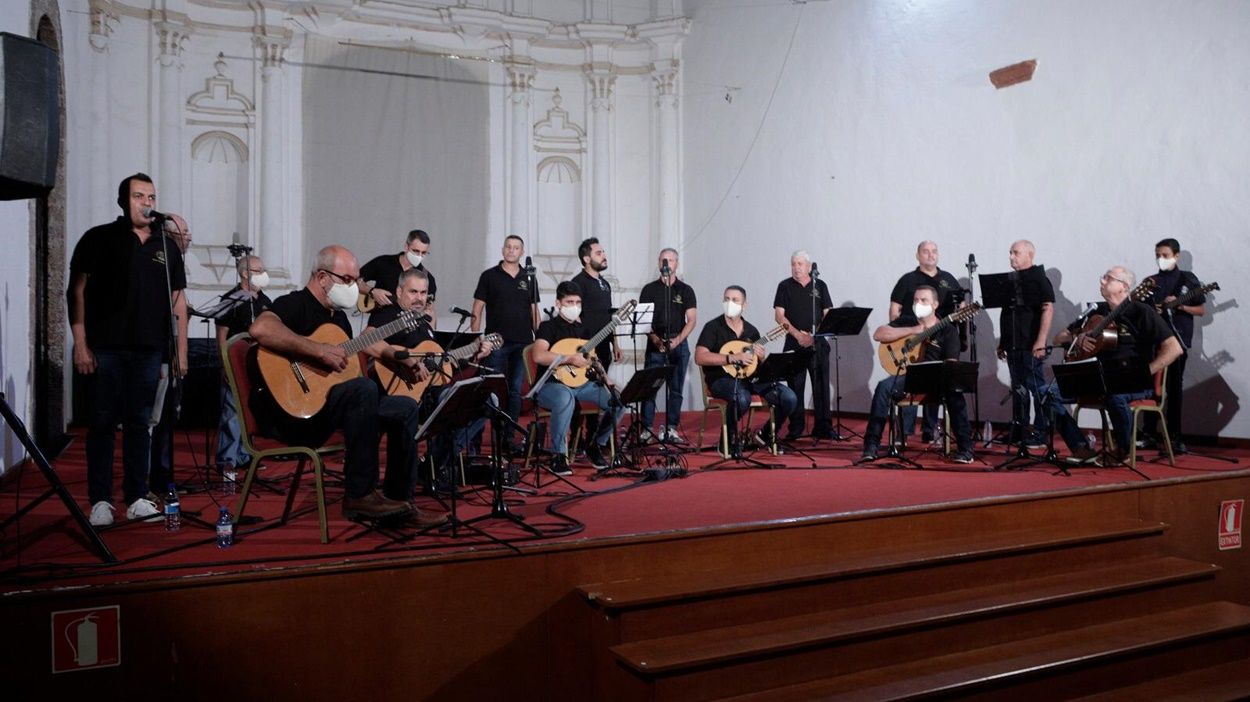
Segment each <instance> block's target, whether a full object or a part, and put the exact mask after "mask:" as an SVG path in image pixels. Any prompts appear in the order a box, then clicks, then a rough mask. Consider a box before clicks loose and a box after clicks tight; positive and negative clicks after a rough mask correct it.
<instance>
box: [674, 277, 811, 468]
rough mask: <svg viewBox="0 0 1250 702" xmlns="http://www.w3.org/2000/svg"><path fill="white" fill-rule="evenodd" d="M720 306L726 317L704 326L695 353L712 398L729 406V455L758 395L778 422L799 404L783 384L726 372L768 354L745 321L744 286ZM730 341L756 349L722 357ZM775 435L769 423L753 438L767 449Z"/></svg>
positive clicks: (731, 292) (727, 292) (734, 289)
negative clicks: (744, 415)
mask: <svg viewBox="0 0 1250 702" xmlns="http://www.w3.org/2000/svg"><path fill="white" fill-rule="evenodd" d="M721 304H722V306H723V308H724V311H725V313H724V314H723V315H721V316H719V317H716V318H715V319H712V320H710V321H709V322H708V323H707V324H705V325H703V330H702V331H701V332H699V342H698V343H697V344H696V345H695V349H694V362H695V363H697V364H699V365H700V366H702V367H703V375H704V377H705V378H706V379H707V387H708V392H710V393H711V394H712V397H715V398H718V399H721V400H724V401H726V402H728V403H729V413H728V417H727V419H728V425H729V427H728V428H729V445H730V451H731V452H735V451H736V447H737V444H738V434H737V432H738V417H740V416H742V413H744V412H746V411H747V409H748V408H749V407H750V406H751V396H752V395H759V396H760V397H762V398H764V401H765V402H767V403H768V404H769V405H771V406H772V408H773V410H774V411H773V414H774V416H775V417H776V421H777V422H781V421H783V420H785V418H786V417H789V416H790V415H791V414H793V413H794V408H795V407H797V406H798V404H799V400H798V397H797V396H796V395H795V394H794V391H793V390H791V389H790V388H789V387H788V386H786V385H785V384H783V383H780V382H777V381H758V380H754V381H753V380H751V379H750V378H749V377H747V378H735V377H734V376H732V375H730V374H729V373H726V372H725V370H724V368H722V366H728V365H736V366H739V367H741V366H745V365H748V364H750V363H751V360H752V357H754V358H755V359H758V360H759V361H760V362H763V360H764V359H765V358H767V357H768V352H767V351H766V350H765V349H764V347H763V346H762V345H761V344H759V343H756V342H758V341H759V340H760V332H759V330H758V329H756V328H755V326H754V325H752V324H751V323H750V322H748V321H746V320H745V319H743V317H742V313H743V311H744V310H745V309H746V306H747V291H746V290H745V289H743V288H742V287H741V286H738V285H730V286H729V287H727V288H725V294H724V297H723V298H722V301H721ZM731 341H746V342H749V343H751V344H753V345H752V346H751V348H750V349H748V350H744V351H740V352H737V353H722V352H721V349H722V348H724V346H725V344H727V343H729V342H731ZM748 430H749V427H748ZM776 433H777V427H776V426H774V422H772V421H767V422H766V423H765V425H764V427H763V428H761V429H760V430H759V431H757V432H756V433H755V434H754V435H753V438H754V440H755V442H756V443H757V444H758V445H760V446H767V445H770V444H772V443H773V441H774V440H775V439H776Z"/></svg>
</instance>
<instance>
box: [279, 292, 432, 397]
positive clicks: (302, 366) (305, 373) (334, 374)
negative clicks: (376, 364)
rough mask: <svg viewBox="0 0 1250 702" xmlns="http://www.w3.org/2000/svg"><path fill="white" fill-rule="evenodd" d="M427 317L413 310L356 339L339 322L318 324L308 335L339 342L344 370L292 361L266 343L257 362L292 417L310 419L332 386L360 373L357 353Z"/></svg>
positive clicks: (412, 326)
mask: <svg viewBox="0 0 1250 702" xmlns="http://www.w3.org/2000/svg"><path fill="white" fill-rule="evenodd" d="M425 318H426V317H425V315H423V314H417V313H416V312H414V311H412V310H409V311H407V312H404V313H402V314H400V315H399V317H398V318H396V319H395V321H393V322H391V323H390V324H385V325H383V326H381V327H378V328H377V329H371V330H369V331H367V332H365V333H364V334H361V335H360V336H358V337H356V338H355V339H349V338H347V334H346V333H345V332H344V331H343V330H342V329H340V328H339V326H338V325H337V324H331V323H328V322H327V323H326V324H322V325H321V326H320V327H317V329H316V330H315V331H314V332H313V333H312V334H310V335H309V336H308V338H309V339H310V340H312V341H315V342H318V343H321V344H332V345H334V346H338V347H339V348H341V349H343V351H344V352H345V353H346V354H347V366H346V367H345V368H343V370H340V371H331V370H329V369H327V368H324V367H322V366H319V365H317V364H315V363H309V362H306V361H292V360H291V359H290V358H288V357H286V356H283V355H282V354H280V353H276V352H274V351H270V350H269V349H266V348H263V347H262V348H260V349H258V350H257V352H256V365H257V366H258V367H259V368H260V377H261V380H263V381H264V383H265V387H267V388H269V393H270V394H271V395H273V399H274V400H275V401H276V402H277V403H278V406H279V407H281V408H282V411H283V412H286V413H287V414H289V415H291V416H292V417H296V418H302V419H307V418H309V417H311V416H313V415H314V414H316V413H317V412H319V411H321V408H322V407H325V404H326V395H327V394H329V392H330V390H331V388H333V387H334V386H335V385H338V384H339V383H341V382H343V381H345V380H351V379H352V378H358V377H360V357H359V356H357V354H359V353H360V352H361V351H362V350H364V349H365V348H367V347H369V346H372V345H373V344H375V343H377V342H379V341H382V340H384V339H386V337H388V336H390V335H392V334H396V333H398V332H401V331H411V330H413V329H416V328H417V325H419V324H421V322H422V321H423V320H424V319H425Z"/></svg>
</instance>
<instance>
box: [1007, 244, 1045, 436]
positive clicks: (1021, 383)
mask: <svg viewBox="0 0 1250 702" xmlns="http://www.w3.org/2000/svg"><path fill="white" fill-rule="evenodd" d="M1035 254H1036V249H1035V248H1034V246H1033V242H1031V241H1028V240H1025V239H1021V240H1020V241H1017V242H1015V243H1013V244H1012V245H1011V249H1010V250H1009V251H1008V258H1009V261H1010V264H1011V270H1012V273H1011V274H1010V275H1009V277H1010V278H1011V281H1012V285H1013V287H1014V289H1015V297H1014V298H1013V299H1012V301H1011V304H1009V305H1007V306H1006V307H1003V309H1002V312H1001V313H1000V315H999V317H998V326H999V329H1000V330H1001V336H999V339H998V357H999V358H1001V359H1004V360H1006V361H1007V370H1008V372H1009V374H1010V377H1011V424H1012V436H1011V437H1010V440H1011V442H1016V441H1023V442H1024V444H1025V447H1026V448H1031V449H1036V448H1045V447H1046V437H1047V435H1048V434H1049V433H1050V420H1049V419H1048V418H1047V417H1046V412H1045V411H1044V407H1043V405H1044V401H1045V398H1043V397H1042V396H1041V394H1040V393H1041V391H1042V387H1043V386H1044V385H1045V384H1046V379H1045V378H1044V377H1043V375H1042V369H1043V367H1044V366H1045V361H1046V356H1047V354H1048V353H1049V351H1048V349H1047V347H1046V340H1047V339H1049V338H1050V321H1051V317H1052V316H1053V315H1054V312H1055V311H1054V303H1055V288H1054V286H1052V285H1051V284H1050V279H1049V278H1047V277H1046V269H1045V268H1043V267H1042V266H1037V265H1034V264H1033V257H1034V255H1035ZM1030 395H1032V396H1033V410H1034V411H1033V431H1032V432H1029V431H1028V427H1029V396H1030Z"/></svg>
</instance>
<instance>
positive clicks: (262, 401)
mask: <svg viewBox="0 0 1250 702" xmlns="http://www.w3.org/2000/svg"><path fill="white" fill-rule="evenodd" d="M359 275H360V269H359V267H358V264H357V263H356V257H355V256H354V255H352V252H351V251H348V250H347V249H346V248H344V247H342V246H327V247H325V248H324V249H322V250H321V251H318V252H317V257H316V259H315V260H314V262H313V270H312V273H311V274H310V275H309V278H308V283H307V284H306V285H305V286H304V287H303V288H302V289H300V290H296V291H295V292H293V293H288V294H286V295H283V296H282V297H279V298H278V299H276V300H274V301H273V305H272V306H271V307H270V308H269V309H268V310H265V311H264V312H261V313H260V315H259V316H258V317H257V318H256V321H255V322H253V323H252V326H251V328H250V329H249V330H248V331H249V332H250V333H251V335H252V336H253V337H255V338H256V341H257V342H259V343H260V345H261V346H263V347H265V348H266V349H269V350H271V351H273V352H275V353H278V354H281V355H282V356H285V357H287V358H292V359H299V360H302V361H305V362H308V363H314V364H317V365H319V366H321V367H323V368H327V369H329V370H332V371H340V370H342V369H344V368H346V367H347V354H346V351H345V350H344V349H343V347H342V346H339V345H335V344H323V343H319V342H316V341H313V340H312V339H310V338H308V337H309V336H310V335H311V334H312V333H313V332H315V331H316V330H317V329H318V328H320V327H321V326H322V325H325V324H333V325H335V326H337V327H338V328H339V329H341V330H343V333H344V334H346V335H348V336H349V337H350V336H351V325H350V324H348V322H347V315H346V314H344V313H343V310H346V309H351V308H352V307H354V306H355V305H356V301H357V299H358V298H359V293H358V292H357V287H356V283H357V281H358V280H359ZM375 346H381V347H386V348H377V349H373V348H371V349H370V351H371V352H373V353H378V354H380V355H381V356H382V357H383V358H389V359H391V360H394V349H391V348H390V347H388V346H386V344H385V342H383V341H379V342H377V344H375ZM250 400H251V406H252V410H253V412H255V413H256V415H257V419H258V421H260V422H261V423H262V424H264V425H270V426H272V427H273V429H274V430H275V431H276V434H277V436H278V437H279V438H281V439H283V440H284V441H289V442H291V443H298V444H311V445H319V444H321V443H322V442H324V441H325V440H326V439H327V438H329V436H330V435H331V434H332V433H333V432H334V431H335V430H338V431H341V432H342V433H343V439H344V444H345V446H346V451H345V453H344V456H343V473H344V475H345V477H346V480H345V492H346V493H347V494H346V495H345V496H344V498H343V516H345V517H347V518H348V519H384V518H390V517H399V516H404V515H407V514H409V513H410V512H411V511H412V507H411V505H410V504H409V502H408V500H409V499H410V498H411V497H412V487H413V484H414V483H413V480H412V472H413V470H414V469H415V464H416V446H415V442H413V440H412V437H413V436H414V435H415V434H416V432H417V427H418V426H419V425H420V422H419V421H418V416H417V403H416V402H414V401H413V400H412V399H411V398H407V397H390V396H381V397H379V391H378V386H377V383H375V382H374V381H372V380H370V379H369V378H366V377H364V376H363V375H362V376H358V377H355V378H351V379H349V380H345V381H343V382H341V383H339V384H338V385H335V386H334V387H333V388H331V389H330V392H329V393H328V394H327V396H326V403H325V406H324V407H323V408H322V409H321V410H320V411H319V412H317V414H315V415H313V416H312V417H309V418H307V419H297V418H294V417H291V416H289V415H287V414H286V413H284V412H283V411H282V410H281V409H280V408H279V407H278V405H277V403H276V402H275V401H274V399H273V397H272V396H271V395H270V394H269V392H268V389H267V388H265V387H264V384H263V383H257V384H256V392H255V393H254V394H253V397H252V398H250ZM380 428H384V429H386V431H387V451H386V459H387V460H386V463H387V468H386V479H385V482H384V483H383V491H384V494H379V493H378V491H377V484H378V446H379V444H380V440H379V429H380ZM419 518H420V517H419ZM422 521H431V520H424V519H422Z"/></svg>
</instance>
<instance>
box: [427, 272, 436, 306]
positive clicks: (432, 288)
mask: <svg viewBox="0 0 1250 702" xmlns="http://www.w3.org/2000/svg"><path fill="white" fill-rule="evenodd" d="M425 276H426V277H427V278H429V279H430V295H429V299H430V301H431V302H433V301H434V299H435V298H436V297H438V283H436V282H435V281H434V274H433V273H431V272H429V271H426V272H425Z"/></svg>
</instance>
